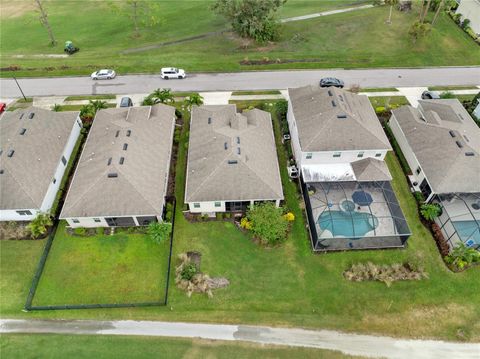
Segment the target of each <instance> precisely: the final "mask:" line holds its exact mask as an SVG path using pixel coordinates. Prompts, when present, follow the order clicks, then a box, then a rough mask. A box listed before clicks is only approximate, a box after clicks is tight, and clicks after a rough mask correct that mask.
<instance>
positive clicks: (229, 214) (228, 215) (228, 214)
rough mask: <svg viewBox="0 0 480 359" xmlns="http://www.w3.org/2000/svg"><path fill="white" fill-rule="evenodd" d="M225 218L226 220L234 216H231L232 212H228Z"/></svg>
mask: <svg viewBox="0 0 480 359" xmlns="http://www.w3.org/2000/svg"><path fill="white" fill-rule="evenodd" d="M223 216H224V218H226V219H230V218H232V214H231V213H230V212H226V213H225V214H224V215H223Z"/></svg>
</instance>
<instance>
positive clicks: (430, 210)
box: [420, 203, 442, 221]
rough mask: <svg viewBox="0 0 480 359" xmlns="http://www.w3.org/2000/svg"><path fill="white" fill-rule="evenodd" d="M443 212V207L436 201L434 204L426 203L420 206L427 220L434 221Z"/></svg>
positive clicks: (421, 212)
mask: <svg viewBox="0 0 480 359" xmlns="http://www.w3.org/2000/svg"><path fill="white" fill-rule="evenodd" d="M441 213H442V209H441V208H440V206H439V205H438V204H436V203H433V204H429V203H424V204H422V205H421V206H420V214H421V215H422V217H423V218H425V219H426V220H427V221H433V220H434V219H435V218H437V217H438V216H439V215H440V214H441Z"/></svg>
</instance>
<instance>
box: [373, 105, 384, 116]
mask: <svg viewBox="0 0 480 359" xmlns="http://www.w3.org/2000/svg"><path fill="white" fill-rule="evenodd" d="M385 110H386V108H385V107H384V106H378V107H375V112H376V113H377V114H378V113H384V112H385Z"/></svg>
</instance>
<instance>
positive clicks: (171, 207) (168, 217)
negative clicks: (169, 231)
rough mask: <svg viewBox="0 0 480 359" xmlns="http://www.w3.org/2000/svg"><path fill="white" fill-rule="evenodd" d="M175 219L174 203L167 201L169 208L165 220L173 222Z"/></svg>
mask: <svg viewBox="0 0 480 359" xmlns="http://www.w3.org/2000/svg"><path fill="white" fill-rule="evenodd" d="M172 220H173V203H170V202H167V208H166V211H165V221H167V222H170V223H171V222H172Z"/></svg>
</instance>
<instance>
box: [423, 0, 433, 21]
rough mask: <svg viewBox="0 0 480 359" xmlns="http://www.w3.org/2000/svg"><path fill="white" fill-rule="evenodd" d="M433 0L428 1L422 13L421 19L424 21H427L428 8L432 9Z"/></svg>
mask: <svg viewBox="0 0 480 359" xmlns="http://www.w3.org/2000/svg"><path fill="white" fill-rule="evenodd" d="M431 2H432V0H428V1H427V5H426V6H425V10H424V12H423V14H422V18H421V19H420V22H422V23H423V22H424V21H425V17H426V16H427V13H428V10H430V3H431ZM422 8H423V3H422Z"/></svg>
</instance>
